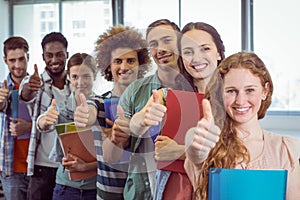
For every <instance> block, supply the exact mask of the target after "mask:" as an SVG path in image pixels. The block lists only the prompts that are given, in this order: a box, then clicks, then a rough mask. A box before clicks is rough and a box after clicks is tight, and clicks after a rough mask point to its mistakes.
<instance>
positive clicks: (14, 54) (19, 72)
mask: <svg viewBox="0 0 300 200" xmlns="http://www.w3.org/2000/svg"><path fill="white" fill-rule="evenodd" d="M28 58H29V57H28V54H27V53H25V52H24V50H23V49H19V48H17V49H14V50H8V51H7V55H6V57H4V61H5V63H6V64H7V66H8V69H9V71H10V73H11V78H12V79H13V80H14V81H15V83H18V81H21V80H22V79H23V78H24V77H25V76H26V71H27V63H28Z"/></svg>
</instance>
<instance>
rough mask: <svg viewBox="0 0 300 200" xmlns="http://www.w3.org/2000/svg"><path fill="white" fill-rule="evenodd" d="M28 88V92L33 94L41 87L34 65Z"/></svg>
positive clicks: (36, 68)
mask: <svg viewBox="0 0 300 200" xmlns="http://www.w3.org/2000/svg"><path fill="white" fill-rule="evenodd" d="M28 86H29V90H31V91H34V92H36V91H38V90H39V88H40V87H41V79H40V76H39V72H38V67H37V65H36V64H35V65H34V73H33V74H32V75H31V76H30V78H29V82H28Z"/></svg>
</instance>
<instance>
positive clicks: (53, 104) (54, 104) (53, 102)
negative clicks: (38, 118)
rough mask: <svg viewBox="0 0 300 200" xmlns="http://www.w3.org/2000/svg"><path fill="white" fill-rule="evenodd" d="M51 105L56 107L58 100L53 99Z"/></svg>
mask: <svg viewBox="0 0 300 200" xmlns="http://www.w3.org/2000/svg"><path fill="white" fill-rule="evenodd" d="M51 106H52V107H53V108H55V109H56V100H55V99H52V102H51Z"/></svg>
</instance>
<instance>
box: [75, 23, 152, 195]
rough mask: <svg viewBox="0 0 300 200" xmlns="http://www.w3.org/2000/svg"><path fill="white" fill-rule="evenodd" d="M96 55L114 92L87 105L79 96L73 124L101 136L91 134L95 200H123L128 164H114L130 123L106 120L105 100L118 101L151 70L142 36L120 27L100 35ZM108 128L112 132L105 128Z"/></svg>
mask: <svg viewBox="0 0 300 200" xmlns="http://www.w3.org/2000/svg"><path fill="white" fill-rule="evenodd" d="M95 51H96V59H97V64H98V68H99V69H100V71H101V74H102V75H103V76H104V77H105V79H106V80H107V81H113V89H112V90H111V91H108V92H106V93H104V94H102V95H101V96H95V97H92V98H90V99H88V100H87V101H86V99H85V98H84V96H83V95H82V96H81V97H82V98H81V102H82V105H81V106H79V107H77V108H76V112H75V115H74V121H75V123H76V125H77V126H79V127H85V126H87V125H94V124H95V123H96V124H98V123H99V125H100V126H101V127H102V133H101V132H100V131H99V132H95V131H94V137H95V147H96V152H97V160H98V177H97V196H98V199H123V190H124V185H125V182H126V178H127V174H128V173H127V172H128V162H127V161H123V162H115V161H116V160H119V158H121V157H122V154H123V148H126V147H128V146H129V144H128V141H129V140H128V138H129V133H127V132H126V133H125V132H124V129H123V127H127V129H129V120H126V119H125V118H123V119H122V122H120V123H118V124H116V123H113V122H112V121H110V120H108V119H106V116H105V113H104V99H108V98H119V97H120V96H121V94H122V93H123V92H124V90H125V89H126V88H127V86H128V85H129V84H130V83H131V82H133V81H134V80H136V79H137V78H142V77H144V75H145V74H146V72H147V70H148V67H149V66H150V65H149V64H150V57H149V52H148V49H147V43H146V41H145V40H144V39H143V35H142V34H141V33H140V32H138V31H137V30H136V29H134V28H132V27H127V26H123V25H118V26H114V27H112V28H110V29H109V30H107V31H106V32H104V33H103V34H101V35H100V36H99V37H98V40H97V42H96V49H95ZM97 122H98V123H97ZM107 124H108V125H110V126H112V127H113V128H105V126H106V125H107ZM122 126H123V127H122ZM122 130H123V131H122ZM112 132H114V134H112ZM112 135H113V137H112ZM120 140H121V141H123V142H119V141H120ZM125 152H126V151H125Z"/></svg>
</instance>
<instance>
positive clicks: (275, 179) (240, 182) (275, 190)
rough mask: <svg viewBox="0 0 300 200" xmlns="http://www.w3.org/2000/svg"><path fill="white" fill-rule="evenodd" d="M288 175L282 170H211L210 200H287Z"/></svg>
mask: <svg viewBox="0 0 300 200" xmlns="http://www.w3.org/2000/svg"><path fill="white" fill-rule="evenodd" d="M287 173H288V172H287V170H280V169H279V170H277V169H275V170H265V169H263V170H244V169H224V168H215V169H210V171H209V183H208V200H241V199H242V200H254V199H255V200H268V199H270V200H285V196H286V182H287Z"/></svg>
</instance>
